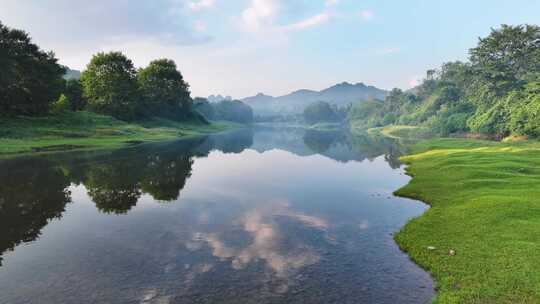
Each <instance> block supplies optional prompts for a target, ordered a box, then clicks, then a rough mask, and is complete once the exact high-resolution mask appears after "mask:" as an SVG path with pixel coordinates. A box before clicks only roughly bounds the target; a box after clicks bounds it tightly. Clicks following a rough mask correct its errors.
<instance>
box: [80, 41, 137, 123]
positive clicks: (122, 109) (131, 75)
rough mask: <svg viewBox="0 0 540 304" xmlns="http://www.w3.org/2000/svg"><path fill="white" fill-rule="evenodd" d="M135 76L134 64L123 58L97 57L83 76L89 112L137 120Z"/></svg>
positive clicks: (113, 53)
mask: <svg viewBox="0 0 540 304" xmlns="http://www.w3.org/2000/svg"><path fill="white" fill-rule="evenodd" d="M136 76H137V70H136V69H135V67H134V65H133V62H132V61H131V60H130V59H128V58H127V57H126V56H125V55H124V54H122V53H120V52H110V53H98V54H96V55H94V56H93V57H92V60H91V61H90V63H89V64H88V66H87V67H86V70H85V71H84V72H83V73H82V75H81V83H82V87H83V92H84V98H86V100H87V101H88V106H89V108H90V109H91V110H93V111H96V112H98V113H102V114H107V115H111V116H114V117H116V118H119V119H125V120H126V119H127V120H130V119H134V118H135V114H136V112H135V111H136V109H137V105H138V103H139V98H138V96H137V92H138V90H137V79H136Z"/></svg>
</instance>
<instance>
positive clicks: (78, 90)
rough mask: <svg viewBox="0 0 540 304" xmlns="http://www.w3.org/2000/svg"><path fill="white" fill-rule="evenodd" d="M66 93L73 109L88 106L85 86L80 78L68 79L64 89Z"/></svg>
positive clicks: (78, 109) (76, 109)
mask: <svg viewBox="0 0 540 304" xmlns="http://www.w3.org/2000/svg"><path fill="white" fill-rule="evenodd" d="M64 95H66V97H67V99H68V100H69V105H70V109H71V110H72V111H81V110H83V109H84V108H85V107H86V100H85V99H84V97H83V87H82V84H81V81H80V80H78V79H74V78H72V79H68V80H67V81H66V87H65V89H64Z"/></svg>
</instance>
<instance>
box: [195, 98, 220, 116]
mask: <svg viewBox="0 0 540 304" xmlns="http://www.w3.org/2000/svg"><path fill="white" fill-rule="evenodd" d="M193 108H194V109H195V110H196V111H197V112H199V113H200V114H202V115H203V116H204V117H206V119H209V120H214V119H216V111H215V110H214V107H213V106H212V104H211V103H210V102H209V101H208V100H207V99H206V98H201V97H196V98H195V99H193Z"/></svg>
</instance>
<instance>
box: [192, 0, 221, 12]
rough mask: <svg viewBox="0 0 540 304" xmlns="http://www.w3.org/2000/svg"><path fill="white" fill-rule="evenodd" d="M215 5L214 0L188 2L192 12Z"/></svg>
mask: <svg viewBox="0 0 540 304" xmlns="http://www.w3.org/2000/svg"><path fill="white" fill-rule="evenodd" d="M215 5H216V1H215V0H196V1H191V2H189V3H188V7H189V9H190V10H192V11H194V12H199V11H202V10H205V9H210V8H213V7H214V6H215Z"/></svg>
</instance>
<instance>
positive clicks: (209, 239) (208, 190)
mask: <svg viewBox="0 0 540 304" xmlns="http://www.w3.org/2000/svg"><path fill="white" fill-rule="evenodd" d="M400 173H402V172H401V171H400V170H392V169H391V168H390V167H389V166H388V164H386V162H385V161H384V159H383V158H382V157H381V158H377V159H375V160H373V161H367V160H366V161H363V162H349V163H340V162H336V161H334V160H331V159H329V158H326V157H323V156H319V155H313V156H307V157H300V156H297V155H294V154H291V153H289V152H285V151H282V150H271V151H267V152H265V153H262V154H261V153H258V152H256V151H254V150H246V151H244V152H242V153H241V154H224V153H222V152H212V153H210V155H209V156H208V157H207V158H196V159H195V162H194V164H193V172H192V176H191V177H190V178H189V179H188V181H187V184H186V186H185V188H184V189H183V190H182V193H181V195H180V199H179V200H178V201H176V202H170V203H166V204H163V203H159V202H156V201H154V200H153V199H152V197H151V196H150V195H143V196H142V197H141V199H140V200H139V203H138V204H137V206H136V207H134V208H133V209H132V210H131V211H129V213H128V214H126V215H107V214H102V213H99V212H98V211H97V210H96V208H95V206H94V205H93V203H92V202H91V199H90V197H89V196H88V195H87V193H86V189H85V187H84V186H72V187H71V190H72V197H73V201H74V204H70V205H68V207H67V211H66V212H65V214H64V217H63V218H62V219H61V220H59V221H53V222H52V223H51V224H50V225H48V226H46V227H45V228H44V229H43V234H42V237H41V238H40V239H39V240H38V241H36V242H34V243H33V244H31V245H29V246H21V247H19V248H17V250H16V253H17V254H10V253H7V254H6V255H5V261H6V263H5V267H2V268H1V269H0V288H1V289H2V290H10V291H12V292H14V293H17V292H24V293H25V294H26V295H27V296H28V297H32V296H35V297H38V296H40V294H41V293H43V292H44V291H47V290H50V288H51V286H53V288H54V289H55V290H57V292H58V293H59V294H60V296H61V297H66V296H67V295H71V294H77V295H78V296H80V297H85V296H88V299H91V297H89V294H88V293H86V292H87V291H88V292H91V291H92V290H95V291H98V292H99V294H100V295H99V297H103V298H98V299H108V298H107V297H109V296H110V297H122V299H123V300H125V302H129V301H130V300H132V298H130V297H131V296H130V295H129V294H128V293H124V292H120V294H119V293H118V290H121V291H122V290H124V289H129V290H139V292H137V293H136V297H137V299H140V300H143V301H146V302H148V303H155V302H157V301H158V300H159V301H164V303H167V301H171V302H175V299H176V298H174V296H177V295H179V296H184V298H185V299H189V297H190V296H194V295H196V294H200V293H208V297H209V298H211V296H218V295H220V294H222V293H223V292H224V290H221V289H220V288H219V287H215V286H222V287H221V288H233V289H235V290H236V289H238V292H240V293H244V294H245V295H250V296H251V297H253V298H255V297H261V298H264V295H266V293H268V294H278V295H280V294H287V292H288V291H291V290H293V289H298V288H312V289H316V288H319V289H320V288H324V286H322V287H321V286H319V285H317V284H319V283H320V282H319V281H318V280H320V278H322V277H325V276H327V275H330V274H332V275H334V277H333V278H334V280H336V281H339V280H341V279H344V280H348V281H346V282H348V283H349V284H364V283H363V282H364V281H363V280H364V278H365V277H366V276H367V277H369V279H370V280H373V281H374V282H379V281H380V282H393V283H392V284H398V286H401V285H399V284H409V283H404V282H400V281H399V280H397V279H395V278H394V277H395V275H392V274H389V277H386V278H382V279H381V278H379V279H375V278H373V277H372V275H373V273H374V269H377V268H380V267H384V268H385V269H392V271H397V272H398V273H402V272H403V271H405V270H404V269H408V268H403V269H402V267H412V266H410V262H409V261H408V259H407V257H406V256H404V255H403V254H401V253H400V252H399V250H397V248H395V245H393V242H392V239H391V236H389V233H390V232H393V231H396V230H397V229H399V227H401V226H402V225H403V224H404V222H405V221H406V219H407V218H409V217H411V216H416V215H418V214H419V213H421V212H422V210H424V209H425V206H423V205H422V204H418V203H413V202H409V201H406V200H402V199H398V198H393V197H391V198H389V197H388V196H389V194H390V193H391V191H393V190H395V189H397V188H399V186H401V185H403V184H405V183H406V182H407V180H408V177H406V176H403V175H401V174H400ZM345 261H347V263H349V264H347V266H346V267H345V266H344V264H343V265H342V263H345ZM339 267H345V268H346V269H348V271H347V273H351V272H354V273H355V276H353V278H351V277H347V275H346V273H345V272H340V271H339ZM373 267H375V268H373ZM50 269H54V270H55V273H54V275H51V273H50ZM411 269H416V268H411ZM415 271H416V270H413V271H412V273H413V274H412V276H413V277H414V278H424V277H423V276H424V274H423V273H421V272H415ZM306 272H307V273H308V274H310V273H311V274H312V275H313V274H315V275H313V277H312V278H311V279H310V277H309V275H306ZM406 273H407V274H408V272H406ZM342 276H343V277H342ZM13 278H17V280H15V281H14V280H13ZM62 278H71V280H70V281H69V284H67V285H66V286H64V287H63V285H65V284H64V283H65V279H62ZM385 280H386V281H385ZM393 280H397V281H393ZM398 281H399V282H398ZM419 281H421V282H424V281H422V279H419ZM15 282H17V283H15ZM44 282H49V283H44ZM228 282H231V283H230V284H233V285H231V286H227V285H226V284H227V283H228ZM235 282H236V283H235ZM238 282H241V283H238ZM410 282H415V280H414V279H411V280H410ZM224 284H225V287H223V286H224ZM235 284H236V285H235ZM381 284H382V283H381ZM386 284H390V283H386ZM410 284H413V285H414V283H410ZM383 285H384V284H383ZM212 286H214V287H212ZM309 286H311V287H309ZM316 286H319V287H316ZM23 287H24V288H23ZM345 287H346V286H345V285H344V287H343V288H345ZM21 288H23V289H24V291H21ZM123 288H124V289H123ZM212 288H213V289H212ZM241 288H246V289H241ZM333 288H336V287H333ZM373 288H375V287H373ZM377 288H379V287H377ZM380 288H382V287H380ZM411 288H412V287H411ZM261 290H266V291H265V292H266V293H263V292H262V291H261ZM381 290H382V289H381ZM254 291H256V293H254V294H250V292H254ZM379 291H380V290H379ZM1 300H2V296H0V302H1ZM47 300H49V301H50V302H55V300H56V299H55V298H45V301H47ZM119 301H120V299H119Z"/></svg>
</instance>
